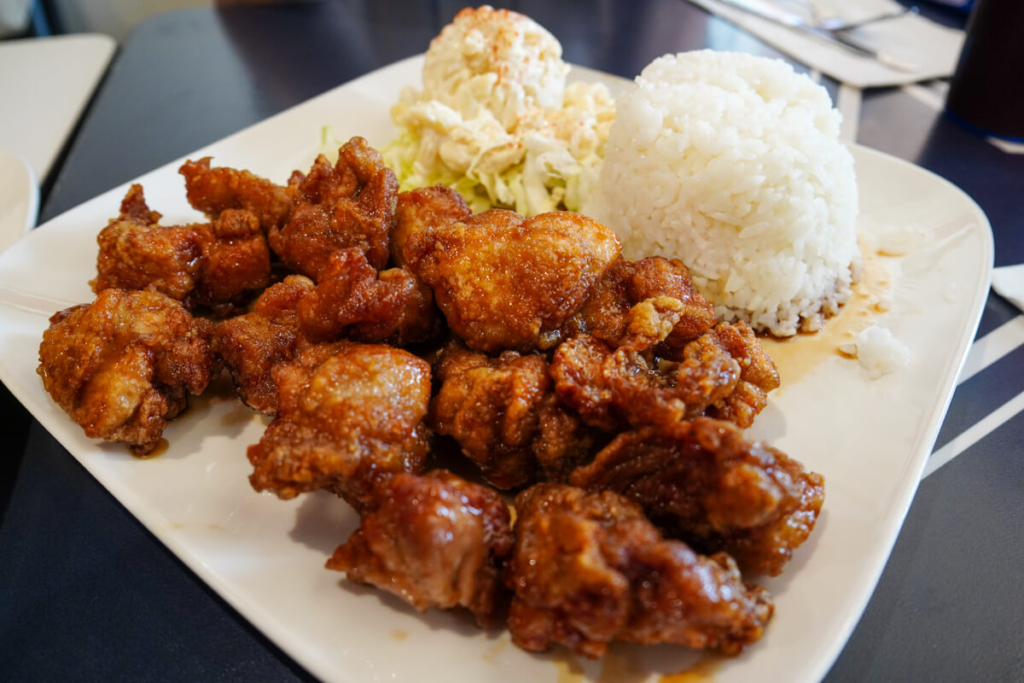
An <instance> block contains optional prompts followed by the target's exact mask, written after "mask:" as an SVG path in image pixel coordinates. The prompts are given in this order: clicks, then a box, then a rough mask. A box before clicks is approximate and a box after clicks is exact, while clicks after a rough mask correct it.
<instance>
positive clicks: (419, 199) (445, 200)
mask: <svg viewBox="0 0 1024 683" xmlns="http://www.w3.org/2000/svg"><path fill="white" fill-rule="evenodd" d="M472 215H473V212H472V211H470V210H469V207H468V206H466V202H465V200H464V199H463V198H462V195H460V194H459V193H458V192H456V191H455V190H453V189H451V188H449V187H445V186H444V185H435V186H434V187H421V188H419V189H418V190H412V191H411V192H402V193H400V194H399V195H398V218H397V220H396V221H395V227H394V228H392V230H391V239H390V244H391V261H392V263H394V264H395V265H396V266H404V265H405V256H403V254H402V249H403V247H405V243H406V242H407V241H408V240H409V236H410V235H415V234H416V233H420V232H423V231H424V230H426V229H427V228H430V227H436V226H441V225H448V224H449V223H456V222H458V221H464V220H466V219H467V218H469V217H470V216H472Z"/></svg>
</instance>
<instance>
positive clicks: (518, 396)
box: [430, 342, 594, 489]
mask: <svg viewBox="0 0 1024 683" xmlns="http://www.w3.org/2000/svg"><path fill="white" fill-rule="evenodd" d="M435 375H436V377H437V378H438V380H439V381H440V382H441V389H440V391H439V392H438V394H437V396H436V397H435V398H434V400H433V402H432V403H431V413H430V414H431V425H432V426H433V428H434V430H435V431H436V432H437V433H439V434H447V435H449V436H452V437H454V438H455V440H456V441H458V442H459V445H460V446H461V447H462V452H463V453H464V454H465V455H466V457H468V458H469V459H470V460H472V461H473V462H474V463H476V465H477V466H478V467H479V468H480V471H481V473H482V474H483V477H484V479H486V480H487V481H488V482H490V483H491V484H492V485H494V486H496V487H498V488H500V489H512V488H518V487H520V486H523V485H525V484H528V483H531V482H533V481H534V480H536V479H538V478H543V479H561V478H564V477H565V476H567V475H568V473H569V472H571V471H572V470H573V469H575V467H576V466H577V465H578V464H579V463H580V462H581V461H582V459H583V457H584V456H586V455H587V454H589V453H591V452H592V450H591V449H592V448H593V445H594V439H593V435H592V434H591V432H590V430H587V429H586V428H585V427H584V425H583V424H582V422H580V420H579V419H578V418H576V416H574V415H572V414H571V413H569V412H568V411H566V410H565V409H564V408H563V407H562V406H561V404H560V403H559V401H558V397H557V396H555V395H554V392H553V390H552V384H551V379H550V378H549V377H548V364H547V361H546V360H545V359H544V357H543V356H541V355H538V354H529V355H521V354H519V353H517V352H516V351H505V352H504V353H502V354H501V356H500V357H498V358H496V359H491V358H488V357H487V356H486V355H484V354H482V353H478V352H475V351H470V350H468V349H466V348H465V347H464V346H463V345H462V344H460V343H458V342H454V343H452V344H449V345H448V346H447V347H446V348H445V350H444V351H443V353H442V354H441V356H440V357H439V358H438V361H437V363H436V365H435Z"/></svg>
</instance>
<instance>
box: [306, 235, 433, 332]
mask: <svg viewBox="0 0 1024 683" xmlns="http://www.w3.org/2000/svg"><path fill="white" fill-rule="evenodd" d="M299 326H300V328H301V329H302V333H303V334H304V335H305V336H306V337H307V338H308V339H310V340H311V341H314V342H318V341H331V340H334V339H338V338H339V337H345V338H347V339H351V340H353V341H361V342H381V341H386V342H388V343H391V344H395V345H396V346H405V345H407V344H413V343H417V342H423V341H427V340H428V339H430V338H432V337H434V336H436V335H437V334H438V333H439V332H440V331H441V316H440V315H439V314H438V311H437V307H436V306H434V295H433V293H432V292H431V291H430V288H429V287H427V286H426V285H425V284H423V283H422V282H420V280H419V278H417V277H416V276H415V275H413V274H412V272H411V271H409V270H407V269H405V268H392V269H390V270H384V271H381V272H380V273H379V274H378V273H377V271H376V270H374V269H373V267H372V266H371V265H370V264H369V263H368V262H367V261H366V255H365V254H364V253H363V252H362V250H360V249H357V248H354V247H352V248H349V249H342V250H341V251H336V252H334V253H333V254H332V255H331V258H330V260H329V261H328V262H327V266H326V268H325V269H324V270H323V271H321V273H320V281H319V283H318V284H317V286H316V289H315V290H314V291H313V292H312V293H311V294H310V295H309V296H307V297H306V298H304V299H303V300H302V303H301V304H300V305H299Z"/></svg>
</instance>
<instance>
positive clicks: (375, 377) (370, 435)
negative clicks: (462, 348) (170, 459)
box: [249, 342, 430, 509]
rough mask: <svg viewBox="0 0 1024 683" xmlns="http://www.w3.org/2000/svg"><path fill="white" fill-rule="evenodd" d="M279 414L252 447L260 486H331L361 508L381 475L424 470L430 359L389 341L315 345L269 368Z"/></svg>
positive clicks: (288, 492)
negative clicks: (380, 343)
mask: <svg viewBox="0 0 1024 683" xmlns="http://www.w3.org/2000/svg"><path fill="white" fill-rule="evenodd" d="M271 374H272V377H273V380H274V383H275V384H276V385H277V392H278V393H277V417H276V418H275V419H274V421H273V422H271V423H270V426H269V427H267V431H266V432H265V433H264V435H263V438H262V439H261V440H260V442H259V443H258V444H256V445H255V446H250V447H249V462H251V463H252V465H253V468H254V471H253V474H252V476H251V477H249V481H250V482H251V483H252V486H253V488H255V489H256V490H257V491H273V492H274V493H275V494H277V496H278V497H280V498H283V499H288V498H294V497H295V496H296V495H298V494H299V493H304V492H308V491H315V490H317V489H327V490H329V491H332V492H334V493H336V494H338V495H340V496H342V497H343V498H345V500H347V501H348V502H349V503H350V504H351V505H353V506H354V507H355V508H356V509H362V508H363V507H365V506H366V505H367V504H369V503H370V502H371V499H372V489H373V484H374V481H375V480H376V479H377V478H378V477H379V476H382V475H392V474H396V473H398V472H413V473H416V472H419V471H420V470H422V468H423V461H424V458H425V457H426V455H427V450H428V446H427V437H428V430H427V428H426V426H425V425H424V424H423V418H424V417H425V416H426V414H427V407H428V403H429V401H430V366H429V365H427V363H426V362H425V361H423V360H421V359H419V358H417V357H416V356H413V355H412V354H410V353H408V352H406V351H402V350H401V349H396V348H392V347H390V346H378V345H367V344H349V343H346V342H341V343H338V344H323V345H316V346H309V347H307V348H305V349H303V350H302V351H300V352H299V353H298V355H296V356H295V359H294V360H292V361H290V362H286V363H281V364H279V365H277V366H276V367H274V369H273V370H272V372H271Z"/></svg>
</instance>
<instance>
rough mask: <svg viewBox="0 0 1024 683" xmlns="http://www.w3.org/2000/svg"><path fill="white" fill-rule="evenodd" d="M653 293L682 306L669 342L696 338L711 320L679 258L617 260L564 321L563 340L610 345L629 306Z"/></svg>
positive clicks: (613, 344) (711, 314)
mask: <svg viewBox="0 0 1024 683" xmlns="http://www.w3.org/2000/svg"><path fill="white" fill-rule="evenodd" d="M659 296H668V297H672V298H673V299H676V300H678V301H679V302H680V304H682V306H683V307H684V310H683V312H682V314H681V316H680V318H679V320H678V321H677V323H676V326H675V327H674V328H673V329H672V334H671V335H669V337H668V339H667V340H666V342H667V343H669V344H671V345H673V346H679V345H681V344H685V343H686V342H688V341H690V340H691V339H696V338H697V337H699V336H700V335H702V334H704V333H705V332H707V331H708V330H709V329H711V328H712V327H713V326H714V325H715V323H716V322H717V318H716V317H715V309H714V307H713V306H712V305H711V304H710V303H709V302H708V301H707V299H705V298H704V297H703V296H702V295H701V293H700V292H698V291H697V290H696V289H694V287H693V283H692V282H691V281H690V271H689V270H687V268H686V266H685V265H684V264H683V262H682V261H679V260H676V259H672V260H669V259H665V258H662V257H661V256H651V257H648V258H645V259H641V260H639V261H627V260H626V259H623V258H619V259H618V260H616V261H615V263H613V264H612V266H611V267H610V268H609V269H608V271H607V272H606V273H605V275H604V277H603V278H601V280H600V281H598V283H597V284H596V285H594V288H593V289H592V290H591V293H590V298H588V299H587V301H586V303H585V304H583V308H581V309H580V311H579V312H578V313H577V314H576V315H574V316H573V317H572V318H570V319H569V321H568V322H567V323H566V325H565V326H564V328H563V330H562V332H563V338H565V339H568V338H570V337H574V336H579V335H583V334H587V335H590V336H592V337H596V338H597V339H600V340H601V341H603V342H605V343H606V344H608V345H610V346H611V347H612V348H615V347H616V346H618V345H619V342H620V341H621V340H622V338H623V337H624V336H625V335H626V330H627V327H628V326H629V313H630V310H631V309H632V308H633V306H635V305H637V304H638V303H640V302H641V301H644V300H645V299H651V298H654V297H659Z"/></svg>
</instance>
